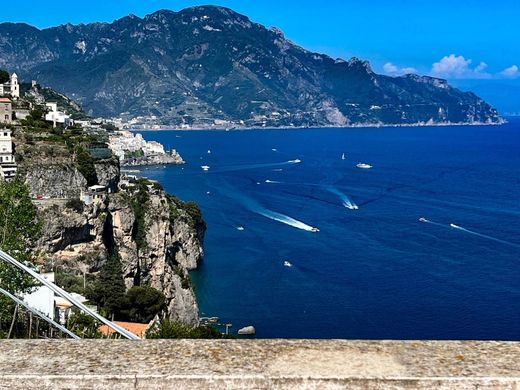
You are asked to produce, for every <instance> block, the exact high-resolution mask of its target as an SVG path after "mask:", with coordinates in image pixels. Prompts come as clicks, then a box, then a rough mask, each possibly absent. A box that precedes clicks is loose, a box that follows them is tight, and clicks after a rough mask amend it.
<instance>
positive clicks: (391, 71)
mask: <svg viewBox="0 0 520 390" xmlns="http://www.w3.org/2000/svg"><path fill="white" fill-rule="evenodd" d="M383 71H384V72H385V73H386V74H387V75H390V76H399V75H403V74H408V73H417V69H415V68H411V67H406V68H399V67H398V66H396V65H394V64H392V63H391V62H387V63H386V64H384V65H383Z"/></svg>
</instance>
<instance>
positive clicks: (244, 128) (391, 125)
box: [127, 118, 508, 133]
mask: <svg viewBox="0 0 520 390" xmlns="http://www.w3.org/2000/svg"><path fill="white" fill-rule="evenodd" d="M500 119H501V121H500V122H491V123H489V122H454V123H452V122H439V123H400V124H399V123H397V124H396V123H389V124H381V123H363V124H355V125H338V126H331V125H328V126H265V127H263V126H257V127H250V126H236V127H232V128H225V127H192V128H189V129H186V128H184V129H181V128H175V127H171V126H167V125H160V128H149V127H146V128H129V129H127V130H128V131H131V132H132V133H138V132H148V131H209V130H211V131H248V130H305V129H358V128H401V127H447V126H461V127H462V126H503V125H505V124H507V123H508V121H507V120H506V119H504V118H500Z"/></svg>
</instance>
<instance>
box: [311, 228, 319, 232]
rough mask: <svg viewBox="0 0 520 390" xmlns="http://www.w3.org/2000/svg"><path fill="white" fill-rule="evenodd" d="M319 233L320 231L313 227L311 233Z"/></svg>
mask: <svg viewBox="0 0 520 390" xmlns="http://www.w3.org/2000/svg"><path fill="white" fill-rule="evenodd" d="M319 231H320V229H318V228H315V227H313V228H312V229H311V232H313V233H317V232H319Z"/></svg>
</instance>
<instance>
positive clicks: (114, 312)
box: [87, 255, 126, 318]
mask: <svg viewBox="0 0 520 390" xmlns="http://www.w3.org/2000/svg"><path fill="white" fill-rule="evenodd" d="M125 290H126V287H125V282H124V280H123V269H122V266H121V261H120V259H119V257H118V256H117V255H113V256H110V257H109V258H108V259H107V261H106V263H105V264H104V265H103V267H102V268H101V270H100V272H99V276H98V278H97V280H96V281H95V283H94V286H93V288H92V289H91V290H90V291H89V292H88V294H87V295H88V298H89V299H91V300H92V301H94V302H95V303H96V304H97V305H98V308H99V309H100V311H101V313H104V314H105V315H108V316H111V317H112V318H114V317H116V316H118V315H119V314H120V312H121V309H122V308H123V307H124V304H125Z"/></svg>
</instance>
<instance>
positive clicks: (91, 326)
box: [67, 312, 102, 339]
mask: <svg viewBox="0 0 520 390" xmlns="http://www.w3.org/2000/svg"><path fill="white" fill-rule="evenodd" d="M67 329H69V330H70V331H71V332H73V333H76V334H77V335H78V336H79V337H81V338H86V339H99V338H101V336H102V335H101V332H99V330H98V323H97V322H96V321H95V320H94V319H93V318H92V317H90V316H88V315H86V314H83V313H81V312H75V313H73V314H72V315H71V316H70V317H69V318H68V319H67Z"/></svg>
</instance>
